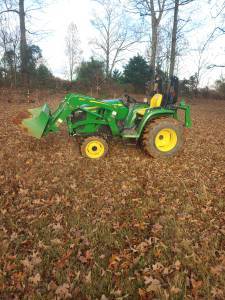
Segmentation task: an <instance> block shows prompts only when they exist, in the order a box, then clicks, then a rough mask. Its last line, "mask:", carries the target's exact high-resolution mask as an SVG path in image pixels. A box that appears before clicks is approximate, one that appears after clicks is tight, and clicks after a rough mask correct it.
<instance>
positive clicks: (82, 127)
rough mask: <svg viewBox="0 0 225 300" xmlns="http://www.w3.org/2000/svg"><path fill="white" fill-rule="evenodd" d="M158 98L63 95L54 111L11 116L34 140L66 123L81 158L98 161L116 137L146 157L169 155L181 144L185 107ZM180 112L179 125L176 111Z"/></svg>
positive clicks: (186, 124) (43, 109) (187, 121)
mask: <svg viewBox="0 0 225 300" xmlns="http://www.w3.org/2000/svg"><path fill="white" fill-rule="evenodd" d="M162 100H163V96H162V94H155V95H154V96H153V97H152V98H151V99H150V101H149V102H148V103H144V102H138V101H136V100H135V99H133V98H132V97H130V96H128V95H126V96H124V97H122V98H121V99H113V100H99V99H95V98H93V97H88V96H84V95H80V94H68V95H66V96H65V98H64V99H63V100H62V102H61V103H60V105H59V106H58V108H57V109H56V111H55V112H53V113H51V111H50V108H49V106H48V105H47V104H45V105H44V106H42V107H39V108H35V109H29V110H28V114H26V113H25V114H24V113H22V115H20V116H19V118H17V125H19V126H20V127H22V128H23V130H25V131H26V133H27V134H28V135H31V136H33V137H35V138H38V139H39V138H41V137H43V136H46V135H47V134H49V133H50V132H57V131H58V130H59V128H60V126H61V124H62V123H63V122H66V124H67V128H68V132H69V135H70V136H75V137H80V138H79V140H80V142H81V154H82V155H83V156H84V157H88V158H91V159H99V158H101V157H104V156H105V155H106V154H107V152H108V143H107V140H108V139H110V138H112V137H116V136H117V137H121V138H122V139H126V140H133V141H136V142H138V141H139V142H140V144H141V145H142V147H143V149H144V150H145V152H146V153H147V154H149V155H150V156H152V157H170V156H174V155H175V154H176V153H177V152H178V151H179V150H180V149H181V148H182V146H183V143H184V127H186V128H190V127H191V118H190V107H189V106H188V105H186V104H185V102H184V100H182V101H181V102H180V104H179V105H176V104H170V105H168V104H164V105H162ZM181 110H182V111H184V121H181V120H180V117H179V115H180V114H179V111H181Z"/></svg>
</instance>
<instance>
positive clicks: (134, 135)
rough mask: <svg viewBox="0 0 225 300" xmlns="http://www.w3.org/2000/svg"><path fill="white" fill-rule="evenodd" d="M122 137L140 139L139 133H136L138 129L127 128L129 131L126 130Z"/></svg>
mask: <svg viewBox="0 0 225 300" xmlns="http://www.w3.org/2000/svg"><path fill="white" fill-rule="evenodd" d="M121 135H122V137H123V138H127V139H129V138H131V139H132V138H133V139H137V138H138V133H137V131H136V128H127V129H124V130H123V131H122V132H121Z"/></svg>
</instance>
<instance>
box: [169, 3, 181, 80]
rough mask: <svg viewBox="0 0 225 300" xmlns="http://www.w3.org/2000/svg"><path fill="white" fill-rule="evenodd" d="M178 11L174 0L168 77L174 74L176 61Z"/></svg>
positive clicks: (177, 5)
mask: <svg viewBox="0 0 225 300" xmlns="http://www.w3.org/2000/svg"><path fill="white" fill-rule="evenodd" d="M178 11H179V0H175V6H174V19H173V31H172V43H171V54H170V71H169V77H171V76H173V75H174V68H175V62H176V46H177V25H178Z"/></svg>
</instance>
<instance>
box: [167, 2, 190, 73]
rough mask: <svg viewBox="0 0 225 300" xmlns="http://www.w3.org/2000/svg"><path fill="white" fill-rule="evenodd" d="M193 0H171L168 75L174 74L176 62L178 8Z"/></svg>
mask: <svg viewBox="0 0 225 300" xmlns="http://www.w3.org/2000/svg"><path fill="white" fill-rule="evenodd" d="M193 1H194V0H173V3H172V7H174V8H173V10H174V16H173V29H172V41H171V53H170V70H169V76H170V77H171V76H173V75H174V68H175V63H176V56H177V53H176V52H177V51H176V50H177V38H178V30H179V27H178V23H179V17H178V13H179V8H180V6H181V5H186V4H189V3H191V2H193Z"/></svg>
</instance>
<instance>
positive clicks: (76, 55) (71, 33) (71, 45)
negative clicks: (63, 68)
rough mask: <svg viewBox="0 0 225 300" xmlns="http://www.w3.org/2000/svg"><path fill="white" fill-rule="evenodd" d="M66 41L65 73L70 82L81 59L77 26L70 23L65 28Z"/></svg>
mask: <svg viewBox="0 0 225 300" xmlns="http://www.w3.org/2000/svg"><path fill="white" fill-rule="evenodd" d="M65 41H66V50H65V52H66V56H67V74H68V77H69V79H70V81H71V82H72V80H73V79H74V75H75V72H76V69H77V66H78V64H79V62H80V59H81V53H82V51H81V49H80V39H79V35H78V30H77V26H76V24H74V23H70V24H69V26H68V30H67V35H66V38H65Z"/></svg>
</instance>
